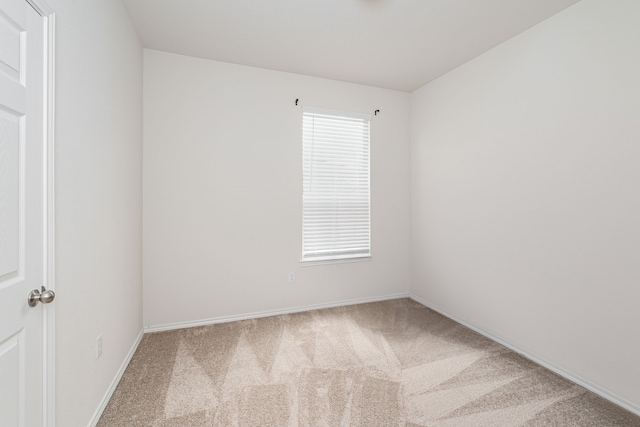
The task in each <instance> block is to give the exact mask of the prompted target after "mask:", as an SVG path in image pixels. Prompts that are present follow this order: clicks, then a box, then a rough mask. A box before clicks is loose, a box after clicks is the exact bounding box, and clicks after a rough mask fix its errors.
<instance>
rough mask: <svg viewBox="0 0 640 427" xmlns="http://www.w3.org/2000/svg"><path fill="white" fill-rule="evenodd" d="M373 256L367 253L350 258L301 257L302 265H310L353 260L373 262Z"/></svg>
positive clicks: (344, 262) (343, 262)
mask: <svg viewBox="0 0 640 427" xmlns="http://www.w3.org/2000/svg"><path fill="white" fill-rule="evenodd" d="M371 258H372V257H371V255H366V256H360V257H349V258H325V259H314V260H307V259H301V260H300V266H302V267H310V266H312V265H326V264H347V263H352V262H371Z"/></svg>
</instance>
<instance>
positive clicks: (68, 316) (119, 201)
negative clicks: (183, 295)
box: [50, 0, 142, 427]
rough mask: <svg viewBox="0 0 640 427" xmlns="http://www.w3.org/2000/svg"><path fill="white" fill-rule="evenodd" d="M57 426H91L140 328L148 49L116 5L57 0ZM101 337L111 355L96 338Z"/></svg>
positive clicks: (97, 0)
mask: <svg viewBox="0 0 640 427" xmlns="http://www.w3.org/2000/svg"><path fill="white" fill-rule="evenodd" d="M50 4H51V6H52V7H53V8H54V10H55V11H56V13H57V34H56V36H57V40H56V55H57V57H56V97H57V99H56V123H55V125H56V239H57V241H56V257H57V260H56V269H57V271H56V293H57V297H56V301H55V305H56V341H57V342H56V402H57V416H56V420H57V425H58V426H61V427H75V426H83V427H84V426H86V425H88V423H89V421H90V420H91V417H92V416H93V414H94V411H96V409H97V408H98V406H99V404H100V402H101V400H102V398H103V396H104V395H105V392H106V391H107V389H108V388H109V385H110V384H111V382H112V381H113V379H114V377H115V375H116V374H117V372H118V370H119V369H120V366H121V364H122V363H123V361H124V360H125V358H126V355H127V353H128V352H129V350H130V349H131V347H132V345H133V344H134V342H135V340H136V338H137V336H138V334H139V333H140V331H141V329H142V268H141V265H142V254H141V250H142V246H141V239H142V226H141V218H142V194H141V189H142V48H141V45H140V42H139V41H138V37H137V35H136V33H135V32H134V30H133V28H132V25H131V23H130V21H129V18H128V15H127V14H126V11H125V9H124V7H123V6H122V4H121V3H120V2H119V1H113V0H91V1H74V0H51V1H50ZM99 334H103V336H104V353H103V355H102V357H101V358H100V359H99V360H96V358H95V342H96V337H97V336H98V335H99Z"/></svg>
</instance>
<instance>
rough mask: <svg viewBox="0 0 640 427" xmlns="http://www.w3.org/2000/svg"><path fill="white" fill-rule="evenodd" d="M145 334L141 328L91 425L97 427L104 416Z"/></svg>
mask: <svg viewBox="0 0 640 427" xmlns="http://www.w3.org/2000/svg"><path fill="white" fill-rule="evenodd" d="M143 335H144V330H141V331H140V333H139V334H138V337H137V338H136V340H135V342H134V343H133V345H132V346H131V349H130V350H129V353H127V357H125V358H124V361H123V362H122V365H120V369H118V372H117V373H116V376H115V378H114V379H113V381H111V385H110V386H109V388H108V389H107V392H106V393H105V394H104V397H103V398H102V401H101V402H100V406H98V409H96V412H94V414H93V417H92V418H91V421H90V422H89V427H95V426H96V424H98V421H99V420H100V417H101V416H102V412H104V408H106V407H107V403H109V399H111V395H113V392H114V391H115V390H116V387H117V386H118V383H119V382H120V379H121V378H122V375H123V374H124V371H125V370H126V369H127V366H129V362H131V358H132V357H133V354H134V353H135V352H136V350H137V349H138V346H139V345H140V341H142V336H143Z"/></svg>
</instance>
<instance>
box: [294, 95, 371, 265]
mask: <svg viewBox="0 0 640 427" xmlns="http://www.w3.org/2000/svg"><path fill="white" fill-rule="evenodd" d="M302 117H303V118H302V188H303V190H302V261H322V260H334V259H347V258H360V257H369V256H371V215H370V185H369V146H370V139H369V128H370V120H371V117H370V116H369V115H366V114H357V113H347V112H342V111H332V110H325V109H319V108H310V107H305V108H304V110H303V115H302Z"/></svg>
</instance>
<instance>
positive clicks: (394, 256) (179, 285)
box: [144, 49, 410, 326]
mask: <svg viewBox="0 0 640 427" xmlns="http://www.w3.org/2000/svg"><path fill="white" fill-rule="evenodd" d="M144 52H145V53H144V58H145V60H144V103H145V108H144V248H145V250H144V293H145V298H144V324H145V325H150V326H157V325H162V324H169V323H176V322H189V321H195V320H200V319H208V318H214V317H219V316H231V315H241V314H246V313H252V312H258V311H265V310H276V309H288V308H293V307H299V306H307V305H310V304H324V303H332V302H337V301H343V300H351V299H357V298H368V297H378V296H385V295H390V294H397V293H406V292H407V291H408V288H409V273H410V268H409V244H410V243H409V240H410V234H409V218H410V211H409V209H410V204H409V193H410V188H409V175H410V174H409V123H408V120H409V94H407V93H404V92H396V91H391V90H383V89H375V88H371V87H367V86H360V85H354V84H348V83H340V82H335V81H331V80H324V79H319V78H314V77H306V76H300V75H296V74H287V73H282V72H275V71H267V70H261V69H258V68H251V67H244V66H238V65H231V64H226V63H221V62H215V61H210V60H203V59H197V58H191V57H186V56H180V55H174V54H168V53H162V52H158V51H153V50H146V49H145V51H144ZM296 98H299V99H300V104H299V105H298V106H295V105H294V100H295V99H296ZM303 104H304V105H310V106H316V107H324V108H333V109H339V110H345V111H355V112H365V113H373V111H374V109H380V110H381V114H379V115H378V116H374V117H373V118H372V124H371V132H372V136H371V187H372V192H371V203H372V208H371V209H372V213H371V218H372V253H373V258H372V260H371V261H370V262H357V263H345V264H334V265H315V266H305V267H302V266H301V265H300V263H299V260H300V257H301V247H302V240H301V239H302V219H301V217H302V105H303ZM289 271H294V272H296V274H297V280H296V283H294V284H291V283H287V273H288V272H289Z"/></svg>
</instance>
